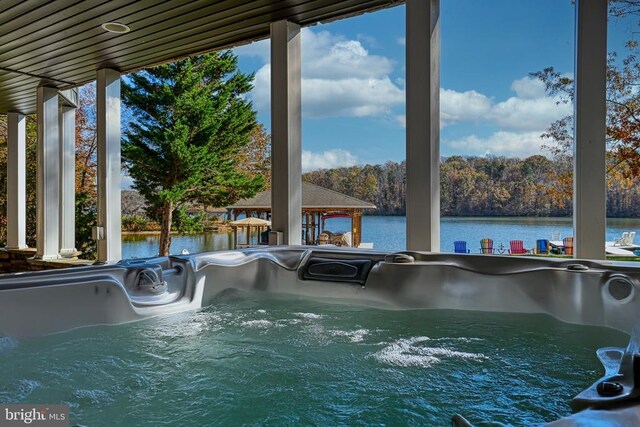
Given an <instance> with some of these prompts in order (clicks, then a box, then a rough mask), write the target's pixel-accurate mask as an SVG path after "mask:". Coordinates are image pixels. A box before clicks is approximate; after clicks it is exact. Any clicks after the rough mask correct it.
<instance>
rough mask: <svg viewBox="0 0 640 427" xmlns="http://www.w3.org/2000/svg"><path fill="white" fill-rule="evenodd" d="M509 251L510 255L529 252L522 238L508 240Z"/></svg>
mask: <svg viewBox="0 0 640 427" xmlns="http://www.w3.org/2000/svg"><path fill="white" fill-rule="evenodd" d="M509 247H510V248H511V249H509V253H510V254H511V255H524V254H526V253H528V252H529V250H528V249H525V247H524V242H523V241H522V240H511V241H510V242H509Z"/></svg>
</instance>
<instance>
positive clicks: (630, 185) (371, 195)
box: [303, 155, 640, 218]
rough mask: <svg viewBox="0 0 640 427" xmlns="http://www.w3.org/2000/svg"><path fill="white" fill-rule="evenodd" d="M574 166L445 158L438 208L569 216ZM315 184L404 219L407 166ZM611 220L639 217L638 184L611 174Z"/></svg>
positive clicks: (346, 170) (330, 174) (340, 174)
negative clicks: (569, 183) (567, 181)
mask: <svg viewBox="0 0 640 427" xmlns="http://www.w3.org/2000/svg"><path fill="white" fill-rule="evenodd" d="M567 176H568V177H569V179H570V178H571V165H570V163H567V162H566V161H564V160H551V159H548V158H547V157H544V156H541V155H538V156H531V157H528V158H525V159H520V158H506V157H461V156H452V157H448V158H444V159H442V161H441V164H440V208H441V213H442V215H444V216H570V215H571V213H572V193H571V188H570V186H568V185H567V183H566V177H567ZM303 179H304V180H305V181H308V182H311V183H313V184H316V185H320V186H323V187H327V188H330V189H332V190H335V191H339V192H341V193H345V194H349V195H351V196H353V197H356V198H358V199H361V200H365V201H367V202H370V203H373V204H375V205H376V207H377V209H375V210H368V211H367V212H366V213H368V214H372V215H404V214H405V208H406V205H405V201H406V186H405V183H406V170H405V162H400V163H396V162H391V161H390V162H387V163H385V164H384V165H366V166H351V167H342V168H335V169H324V170H317V171H313V172H308V173H306V174H304V177H303ZM607 215H608V216H609V217H622V218H624V217H636V218H637V217H640V185H639V184H638V182H637V180H635V179H629V178H625V177H624V176H622V175H621V174H610V176H609V180H608V188H607Z"/></svg>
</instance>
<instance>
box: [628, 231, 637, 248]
mask: <svg viewBox="0 0 640 427" xmlns="http://www.w3.org/2000/svg"><path fill="white" fill-rule="evenodd" d="M635 238H636V232H635V231H632V232H631V233H629V237H627V242H626V243H627V246H632V245H633V241H634V240H635Z"/></svg>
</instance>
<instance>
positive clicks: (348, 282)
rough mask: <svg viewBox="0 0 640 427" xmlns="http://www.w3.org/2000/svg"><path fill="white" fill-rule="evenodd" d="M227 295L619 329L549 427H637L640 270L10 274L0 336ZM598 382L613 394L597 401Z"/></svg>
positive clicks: (260, 266)
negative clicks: (597, 372)
mask: <svg viewBox="0 0 640 427" xmlns="http://www.w3.org/2000/svg"><path fill="white" fill-rule="evenodd" d="M227 289H239V290H251V291H264V292H273V293H285V294H294V295H301V296H308V297H313V298H330V299H333V300H339V301H345V302H349V303H354V302H356V303H359V304H366V305H372V306H379V307H385V308H388V309H398V310H401V309H458V310H477V311H492V312H512V313H544V314H548V315H551V316H553V317H555V318H557V319H559V320H561V321H564V322H568V323H575V324H581V325H593V326H604V327H609V328H613V329H617V330H620V331H623V332H626V333H628V334H629V335H630V336H631V340H630V343H629V346H628V347H627V348H626V349H617V348H608V349H601V350H600V351H599V352H598V356H599V357H600V359H601V360H602V362H603V365H604V367H605V376H604V377H603V378H602V379H601V380H599V381H598V382H596V383H595V384H594V385H593V386H592V387H590V388H588V389H586V390H585V391H584V392H582V393H581V394H580V395H579V396H577V397H576V398H575V399H574V400H573V402H572V405H573V407H574V409H575V410H576V411H577V412H576V413H575V414H574V415H572V416H571V417H567V418H564V419H562V420H558V421H556V422H554V423H551V425H561V426H564V425H585V424H586V425H589V424H593V423H596V422H600V423H603V422H604V423H607V424H604V425H609V424H610V425H621V424H620V423H622V425H640V409H639V405H638V402H637V397H638V396H639V395H640V380H639V381H636V380H635V378H636V376H639V377H640V353H639V350H638V348H639V346H638V344H637V343H638V342H640V341H639V340H638V337H637V336H636V335H637V334H636V333H635V331H634V325H635V324H636V323H637V322H636V320H637V315H638V312H639V310H638V309H639V307H640V296H639V295H638V292H639V291H640V268H638V267H636V266H635V265H634V264H632V263H620V262H618V263H616V262H595V261H580V260H564V259H547V258H529V257H518V258H514V257H507V256H491V255H452V254H432V253H421V252H402V253H388V252H378V251H368V250H356V249H352V250H349V249H337V248H326V249H323V248H318V247H299V246H296V247H270V248H259V249H245V250H238V251H227V252H213V253H203V254H195V255H181V256H171V257H158V258H149V259H142V260H129V261H121V262H119V263H116V264H110V265H100V266H90V267H78V268H72V269H65V270H56V271H46V272H34V273H15V274H8V275H2V276H0V295H1V296H0V313H2V316H1V319H0V336H10V337H25V336H37V335H44V334H51V333H56V332H62V331H66V330H70V329H73V328H78V327H84V326H90V325H101V324H120V323H125V322H131V321H135V320H140V319H144V318H147V317H151V316H157V315H161V314H169V313H177V312H182V311H187V310H195V309H198V308H200V307H203V306H207V305H210V304H211V303H212V302H213V301H214V299H215V297H216V296H217V295H219V294H220V293H221V292H223V291H225V290H227ZM636 367H637V369H636ZM604 383H606V384H609V383H611V384H616V385H613V386H610V385H607V386H606V387H608V388H607V390H604V391H603V390H602V389H603V387H604V386H603V385H602V384H604ZM636 384H637V385H636ZM606 387H605V388H606ZM618 389H619V390H618ZM616 423H618V424H616Z"/></svg>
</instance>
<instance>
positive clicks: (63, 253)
mask: <svg viewBox="0 0 640 427" xmlns="http://www.w3.org/2000/svg"><path fill="white" fill-rule="evenodd" d="M81 253H82V252H80V251H79V250H77V249H76V248H73V249H60V257H61V258H77V257H78V255H80V254H81Z"/></svg>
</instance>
